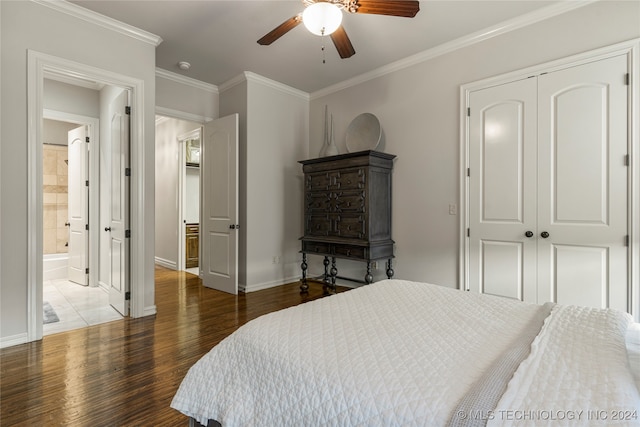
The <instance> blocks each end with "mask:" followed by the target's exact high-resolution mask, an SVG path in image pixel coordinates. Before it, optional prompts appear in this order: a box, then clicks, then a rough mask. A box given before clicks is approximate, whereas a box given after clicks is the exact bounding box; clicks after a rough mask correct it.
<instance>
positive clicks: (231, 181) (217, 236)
mask: <svg viewBox="0 0 640 427" xmlns="http://www.w3.org/2000/svg"><path fill="white" fill-rule="evenodd" d="M200 179H201V183H200V191H201V197H200V249H201V250H200V254H201V256H200V261H201V263H202V266H201V268H200V271H201V273H202V282H203V284H204V285H205V286H207V287H209V288H214V289H218V290H221V291H224V292H228V293H232V294H237V293H238V228H239V224H238V222H237V218H238V115H237V114H232V115H230V116H226V117H222V118H220V119H217V120H214V121H212V122H210V123H207V124H205V125H204V127H203V138H202V141H201V151H200Z"/></svg>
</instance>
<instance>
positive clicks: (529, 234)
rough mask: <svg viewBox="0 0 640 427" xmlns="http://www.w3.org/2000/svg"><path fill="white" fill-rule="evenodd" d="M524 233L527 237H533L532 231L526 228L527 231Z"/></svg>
mask: <svg viewBox="0 0 640 427" xmlns="http://www.w3.org/2000/svg"><path fill="white" fill-rule="evenodd" d="M524 235H525V236H527V237H533V231H531V230H528V231H527V232H525V233H524Z"/></svg>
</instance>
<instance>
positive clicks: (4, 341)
mask: <svg viewBox="0 0 640 427" xmlns="http://www.w3.org/2000/svg"><path fill="white" fill-rule="evenodd" d="M27 342H29V340H28V336H27V334H26V332H25V333H24V334H18V335H13V336H10V337H3V338H0V348H5V347H11V346H14V345H18V344H24V343H27Z"/></svg>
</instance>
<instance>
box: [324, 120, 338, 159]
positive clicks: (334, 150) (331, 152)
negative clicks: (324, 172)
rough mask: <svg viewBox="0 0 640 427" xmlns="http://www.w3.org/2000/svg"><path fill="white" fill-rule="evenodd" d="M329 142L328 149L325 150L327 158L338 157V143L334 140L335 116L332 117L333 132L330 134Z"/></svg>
mask: <svg viewBox="0 0 640 427" xmlns="http://www.w3.org/2000/svg"><path fill="white" fill-rule="evenodd" d="M328 139H329V141H328V143H327V148H326V149H325V150H324V155H325V156H336V155H338V154H340V152H339V151H338V147H337V146H336V141H335V140H334V139H333V114H332V115H331V131H330V133H329V138H328Z"/></svg>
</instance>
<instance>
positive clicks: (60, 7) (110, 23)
mask: <svg viewBox="0 0 640 427" xmlns="http://www.w3.org/2000/svg"><path fill="white" fill-rule="evenodd" d="M31 1H32V2H33V3H36V4H39V5H42V6H46V7H49V8H51V9H54V10H57V11H58V12H62V13H65V14H67V15H70V16H73V17H75V18H79V19H82V20H83V21H86V22H89V23H92V24H95V25H99V26H101V27H103V28H106V29H108V30H112V31H115V32H117V33H120V34H124V35H125V36H129V37H131V38H134V39H136V40H140V41H142V42H145V43H149V44H151V45H153V46H155V47H157V46H158V45H159V44H160V43H162V37H160V36H156V35H155V34H152V33H149V32H147V31H144V30H141V29H140V28H136V27H134V26H132V25H129V24H125V23H124V22H120V21H118V20H116V19H113V18H109V17H107V16H104V15H101V14H99V13H96V12H94V11H92V10H89V9H85V8H84V7H81V6H78V5H76V4H74V3H70V2H68V1H66V0H31Z"/></svg>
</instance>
